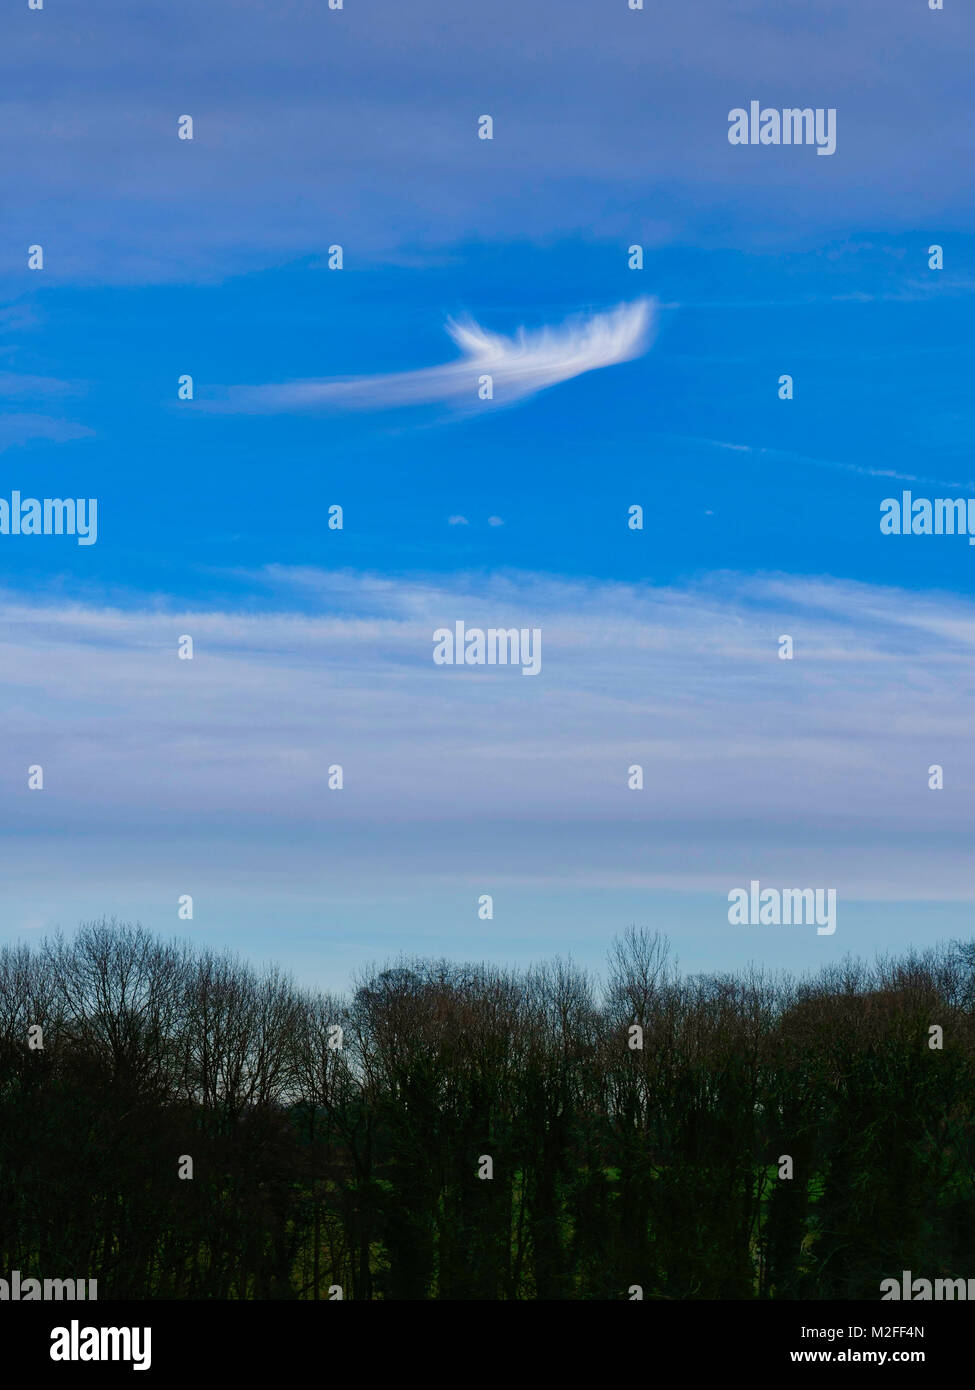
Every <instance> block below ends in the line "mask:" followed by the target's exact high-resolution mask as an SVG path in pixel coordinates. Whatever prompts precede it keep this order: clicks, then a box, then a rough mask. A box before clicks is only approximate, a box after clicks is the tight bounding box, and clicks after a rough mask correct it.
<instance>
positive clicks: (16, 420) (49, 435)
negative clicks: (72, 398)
mask: <svg viewBox="0 0 975 1390" xmlns="http://www.w3.org/2000/svg"><path fill="white" fill-rule="evenodd" d="M94 433H95V431H94V430H91V429H89V428H88V426H87V425H79V424H76V423H75V422H74V421H73V420H57V419H55V418H54V417H53V416H50V415H26V414H6V415H3V416H2V417H0V449H9V448H12V447H13V446H14V445H16V444H29V443H30V441H31V440H33V439H46V440H48V441H49V442H50V443H51V444H66V443H70V442H71V441H72V440H75V439H89V438H91V437H92V436H93V435H94Z"/></svg>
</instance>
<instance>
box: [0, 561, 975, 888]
mask: <svg viewBox="0 0 975 1390" xmlns="http://www.w3.org/2000/svg"><path fill="white" fill-rule="evenodd" d="M263 573H264V579H265V582H266V584H267V585H268V587H269V588H270V590H271V593H272V595H273V597H272V602H273V603H274V604H275V605H276V609H277V611H273V612H268V611H264V612H256V611H253V610H252V611H248V612H244V613H240V612H222V611H218V610H214V609H202V608H198V609H196V610H193V611H186V610H182V609H180V608H179V607H178V606H177V605H176V604H169V605H166V604H161V603H160V604H156V605H153V606H149V605H140V606H139V607H137V608H130V609H127V608H122V607H104V606H98V605H96V604H72V605H70V606H66V605H63V604H59V603H56V602H38V601H25V600H24V599H23V598H14V597H8V598H7V600H6V601H4V602H2V603H0V610H2V623H0V632H2V633H3V637H2V640H0V671H2V673H3V674H2V677H0V699H2V702H3V707H4V710H5V719H4V728H3V732H2V737H0V829H2V830H3V832H4V833H5V834H6V835H7V837H8V839H9V840H10V842H11V853H9V854H8V856H7V860H6V868H5V871H4V872H5V877H6V879H7V880H8V882H9V881H10V880H11V879H12V878H13V877H16V876H17V875H20V874H21V869H20V867H19V865H20V863H21V859H23V862H24V863H25V864H26V863H28V861H30V862H34V860H33V859H31V855H33V854H34V850H36V851H37V853H38V854H39V853H40V850H41V848H43V852H44V854H45V855H46V856H47V858H46V860H45V862H46V863H48V864H49V863H50V862H51V859H52V857H53V858H54V859H55V860H56V862H57V863H58V865H59V878H60V880H62V881H63V883H64V884H65V885H66V886H67V887H70V885H71V883H72V882H73V881H74V879H75V878H77V877H78V876H80V875H82V874H84V873H89V872H91V873H94V871H95V868H96V867H97V869H98V873H99V874H100V875H101V881H102V883H103V884H104V883H109V882H110V883H112V884H113V885H116V887H117V886H118V884H119V883H120V882H121V879H122V877H124V875H125V874H126V873H128V872H129V870H128V869H127V868H126V865H128V864H131V863H135V864H137V865H138V872H139V874H145V875H148V876H149V877H152V878H153V879H154V881H160V882H165V883H170V882H172V883H174V884H175V883H176V882H177V881H179V882H182V883H184V884H185V882H186V880H187V878H190V879H193V878H196V879H200V878H201V876H202V875H203V874H204V872H205V871H206V872H208V871H207V870H206V866H207V865H211V866H212V868H213V874H214V875H215V876H218V875H217V870H218V869H219V870H220V872H221V873H225V874H226V875H227V876H228V881H230V879H232V878H233V875H234V873H236V872H237V871H238V869H240V870H243V869H246V871H247V872H248V873H249V874H250V873H253V872H254V865H255V864H271V865H276V866H277V868H276V869H273V870H272V869H269V870H268V877H267V881H266V882H265V883H264V884H263V886H262V884H261V882H260V881H259V879H260V876H259V875H258V876H257V880H255V881H254V886H253V893H254V894H255V895H260V894H261V893H263V894H264V895H265V897H266V900H267V902H268V904H270V905H272V906H273V904H274V903H275V902H276V901H277V896H276V895H278V894H279V893H280V892H282V891H284V890H283V889H282V888H281V885H280V883H279V882H278V879H277V878H275V877H274V875H275V874H280V875H284V874H285V873H286V875H287V879H288V884H289V886H288V889H287V891H288V892H290V893H298V894H305V895H306V896H307V897H308V898H309V899H312V898H314V895H315V893H316V892H326V893H327V894H333V893H334V892H335V891H336V889H335V885H337V884H339V883H342V884H344V885H345V886H346V887H347V888H349V889H350V891H351V886H352V885H356V884H357V885H358V886H359V888H358V890H357V891H360V890H361V891H365V890H363V889H362V885H363V884H365V885H370V889H369V891H373V890H375V891H377V892H378V891H379V887H378V885H381V884H383V883H387V884H392V885H393V888H392V889H391V890H390V891H394V892H396V893H401V894H403V895H405V896H406V897H409V896H410V894H412V893H414V892H415V891H418V885H420V884H421V883H422V882H427V883H429V882H430V881H432V879H434V878H452V879H453V880H455V881H456V882H463V883H467V882H468V881H478V880H479V879H482V878H483V876H484V874H485V873H487V872H488V871H490V877H491V882H492V883H497V882H507V883H514V882H519V883H522V884H528V883H533V884H536V885H539V886H544V885H560V886H561V887H562V888H567V887H570V886H572V885H573V884H577V883H578V884H582V883H585V884H588V885H589V886H593V887H597V888H604V889H612V888H614V887H618V886H620V885H624V884H628V885H631V886H633V885H636V886H642V887H643V888H645V889H647V890H648V891H649V890H653V889H659V888H663V887H666V888H668V889H673V890H681V891H684V892H689V893H701V892H707V893H711V892H714V893H717V894H718V895H719V898H720V896H721V895H722V894H724V893H727V890H728V888H729V887H731V886H734V885H735V884H738V883H740V882H747V880H748V878H749V877H757V878H768V879H769V880H772V879H775V878H778V879H780V880H781V881H783V882H786V881H787V882H790V883H805V882H810V883H813V882H814V883H821V884H827V885H830V886H835V887H837V889H838V890H839V891H840V892H841V894H842V895H843V897H844V898H846V897H852V898H855V897H858V896H859V897H870V898H885V899H912V898H914V899H916V898H919V897H922V898H935V897H940V898H944V899H958V900H962V899H964V900H969V901H970V900H971V899H972V896H973V892H975V890H973V886H972V876H971V868H970V844H971V839H972V835H973V833H975V817H973V810H972V802H971V797H970V795H969V794H968V790H967V789H968V788H969V787H970V786H971V785H972V783H973V782H975V741H973V738H972V733H971V719H970V709H971V702H972V699H973V698H975V604H973V603H972V602H971V601H970V600H964V599H960V598H957V597H955V596H953V595H949V594H914V593H910V592H907V591H898V590H892V589H887V588H883V587H880V586H874V585H866V584H850V583H845V582H838V581H835V580H830V579H818V580H813V579H808V580H807V579H802V578H795V577H790V576H784V575H783V576H774V575H773V576H765V577H758V578H753V579H746V578H743V577H741V576H736V575H719V576H714V577H713V578H712V579H710V580H707V581H702V582H700V583H698V584H695V585H692V586H687V585H680V586H670V587H654V586H651V585H647V584H618V583H596V582H591V581H584V580H570V579H562V580H559V579H553V578H551V577H546V576H541V575H530V574H529V575H526V574H509V575H493V576H488V577H485V576H484V575H483V574H480V573H477V574H474V573H472V574H471V575H470V576H466V575H451V576H440V577H429V578H427V579H425V580H424V579H410V580H397V579H395V578H392V577H390V576H388V575H362V574H355V573H352V572H343V573H329V572H322V571H314V570H300V571H290V570H283V569H281V568H274V569H269V570H267V571H264V572H263ZM458 619H464V620H465V621H466V622H467V623H469V624H471V625H476V626H481V627H487V626H491V625H501V626H518V627H523V626H524V627H539V628H541V631H542V653H543V657H542V670H541V673H540V674H539V676H538V677H537V678H535V679H533V680H525V679H523V677H522V676H521V674H520V671H519V670H517V669H511V668H506V669H502V668H466V669H465V668H463V667H461V668H450V669H445V668H441V667H437V666H435V665H434V664H433V661H432V650H433V642H432V634H433V632H434V630H435V629H436V628H437V627H440V626H442V625H450V624H452V623H453V622H454V621H456V620H458ZM783 633H789V634H790V635H791V636H792V637H793V639H794V642H795V658H794V660H792V661H782V660H780V659H779V655H778V650H779V647H778V639H779V636H780V634H783ZM182 634H190V635H192V636H193V638H194V642H195V657H194V660H193V661H192V662H189V661H180V660H179V659H178V658H177V654H176V651H177V639H178V637H179V636H180V635H182ZM34 763H40V764H42V765H43V767H44V770H45V789H44V791H43V793H32V792H29V791H28V790H27V768H28V766H29V765H31V764H34ZM333 763H341V764H342V765H343V768H344V770H345V787H344V789H343V791H342V792H330V791H329V790H328V786H327V773H328V768H329V766H330V765H331V764H333ZM633 763H639V764H641V765H642V766H643V767H644V775H645V783H646V791H645V792H643V793H635V792H631V791H630V790H629V789H628V788H627V785H626V773H627V769H628V768H629V767H630V765H631V764H633ZM932 763H940V764H942V765H943V767H944V769H945V788H944V790H943V791H939V792H933V791H930V790H929V789H928V767H929V766H930V764H932ZM31 836H36V837H37V838H36V840H35V842H34V850H32V849H31V843H30V842H31ZM73 843H74V844H75V847H74V848H72V844H73ZM79 845H80V846H81V847H80V848H78V846H79ZM35 858H36V856H35ZM38 862H39V861H38ZM24 872H25V873H26V870H24ZM272 879H273V882H272ZM212 881H213V884H214V887H213V888H212V893H213V894H216V893H217V891H218V890H217V887H216V886H215V885H216V877H214V878H213V880H212ZM25 883H26V880H25ZM323 885H324V886H323ZM24 891H25V892H26V891H27V890H26V888H25V889H24ZM119 891H121V889H119ZM168 891H169V890H168V889H167V892H168ZM177 891H179V892H184V891H191V890H190V889H189V888H186V887H185V886H184V887H180V888H176V887H173V889H172V894H173V901H174V902H175V893H176V892H177ZM220 891H223V890H220ZM122 906H123V907H124V904H122ZM269 910H270V907H269Z"/></svg>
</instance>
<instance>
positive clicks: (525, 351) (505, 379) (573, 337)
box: [224, 299, 655, 413]
mask: <svg viewBox="0 0 975 1390" xmlns="http://www.w3.org/2000/svg"><path fill="white" fill-rule="evenodd" d="M654 320H655V305H654V303H653V302H652V301H651V300H648V299H638V300H635V301H634V302H633V303H631V304H621V305H619V306H617V308H615V309H611V310H609V311H607V312H605V313H599V314H592V315H590V316H589V317H588V318H585V319H578V318H577V319H570V320H568V321H567V322H566V323H563V324H561V325H560V326H559V327H557V328H549V327H545V328H541V329H537V330H532V331H529V330H527V329H524V328H520V329H519V330H518V332H517V334H515V336H514V337H512V338H508V337H505V336H504V335H503V334H500V333H489V332H488V331H487V330H486V329H484V328H482V327H481V326H480V325H479V324H477V323H475V322H474V321H473V320H471V319H468V320H465V321H463V322H455V321H454V320H453V319H448V321H447V332H448V333H449V334H450V336H451V338H452V339H453V340H454V342H455V343H456V345H457V346H458V347H459V348H460V350H461V356H460V357H459V358H458V359H457V360H456V361H454V362H447V363H444V364H443V365H442V366H437V367H423V368H421V369H420V370H418V371H412V372H394V373H390V374H388V375H383V376H361V377H332V378H326V379H324V380H310V381H290V382H280V383H276V384H272V385H267V386H238V387H232V388H230V390H229V391H228V393H227V399H226V402H225V404H224V408H225V409H226V408H229V409H231V410H239V411H244V412H254V413H264V412H268V413H278V412H285V411H294V410H312V409H316V408H317V409H322V408H331V409H339V410H383V409H390V408H392V407H397V406H404V405H430V404H435V403H437V402H448V403H453V404H463V403H465V402H468V401H469V402H474V403H477V401H478V384H479V381H480V379H481V378H482V377H483V376H485V375H487V376H490V377H491V383H492V391H493V400H494V401H495V402H500V403H502V404H510V403H511V402H513V401H519V400H523V399H524V398H525V397H526V396H533V395H535V393H536V392H538V391H544V390H545V389H546V388H547V387H549V386H555V385H557V383H559V382H560V381H568V380H570V379H571V378H572V377H574V376H581V375H582V374H583V372H591V371H595V370H596V369H597V368H599V367H612V366H614V365H615V364H616V363H618V362H628V361H630V360H631V359H632V358H634V357H639V356H640V355H641V354H642V353H644V352H645V351H646V350H647V348H648V347H649V345H650V340H651V334H652V329H653V326H654Z"/></svg>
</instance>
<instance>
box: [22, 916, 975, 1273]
mask: <svg viewBox="0 0 975 1390" xmlns="http://www.w3.org/2000/svg"><path fill="white" fill-rule="evenodd" d="M973 1014H975V943H954V944H952V945H950V946H944V947H939V948H937V949H936V950H931V951H927V952H925V953H923V954H921V955H911V956H909V957H907V958H902V959H898V960H890V959H884V960H881V961H878V962H876V963H875V964H874V965H873V966H869V967H868V966H866V965H863V964H861V963H858V962H852V963H850V962H848V963H845V964H844V965H843V966H842V967H834V968H829V969H824V970H823V971H821V972H820V974H819V975H818V976H816V977H815V978H813V979H810V978H806V979H803V980H800V981H796V980H792V979H789V978H785V977H780V976H776V977H771V976H768V975H766V974H763V973H761V972H756V971H752V972H749V973H747V974H745V975H739V976H729V975H706V976H693V977H681V976H680V975H679V974H678V973H677V972H676V971H675V969H674V968H673V967H672V965H671V963H670V959H669V956H668V952H667V946H666V942H665V941H664V940H662V939H661V938H660V937H658V936H651V935H649V934H647V933H645V932H640V931H635V930H630V931H629V932H628V933H626V934H625V935H624V936H623V937H622V938H621V939H619V940H617V942H616V943H615V944H614V948H613V950H612V952H611V956H610V962H609V973H608V980H607V983H606V984H605V987H604V988H602V990H601V991H598V992H597V989H596V986H595V983H594V982H593V980H592V979H591V978H589V977H587V975H586V974H585V973H584V972H582V971H580V970H578V969H577V968H575V967H574V966H572V965H571V964H566V963H565V962H562V961H556V962H554V963H553V964H551V965H547V966H544V967H540V968H535V969H532V970H529V971H525V972H513V971H507V970H501V969H496V968H494V967H490V966H483V965H480V966H459V965H456V964H451V963H447V962H442V961H437V962H429V961H411V962H401V963H400V964H398V965H397V967H396V968H394V969H384V970H373V971H372V972H370V973H368V974H366V975H365V976H363V978H361V979H360V980H358V981H357V982H356V985H355V988H354V989H353V991H352V992H351V994H350V995H349V996H348V997H343V998H338V997H332V996H328V995H323V994H320V993H312V992H307V991H303V990H301V989H299V988H297V987H296V986H295V984H294V983H293V982H292V981H291V980H290V979H289V978H287V977H286V976H284V975H282V974H281V973H280V972H279V971H277V970H275V969H273V968H266V969H264V970H261V971H256V970H254V969H253V968H252V967H251V966H249V965H247V964H244V963H242V962H240V961H239V960H237V959H235V958H232V957H229V956H225V955H214V954H212V953H210V952H208V951H200V950H194V949H192V948H191V947H189V946H188V945H186V944H182V943H164V942H160V941H158V940H156V939H155V938H153V937H152V936H151V935H150V934H149V933H147V932H146V931H144V930H142V929H141V928H139V927H131V926H125V925H118V924H116V923H114V922H112V923H105V922H103V923H97V924H92V925H89V926H87V927H85V928H83V929H82V930H81V932H80V933H79V934H78V935H77V937H75V938H74V939H72V940H70V941H66V940H64V939H63V938H60V937H58V938H55V939H53V940H48V941H45V942H42V943H41V944H40V945H39V946H37V947H36V948H33V949H30V948H28V947H26V946H17V947H7V948H4V949H3V950H2V951H0V1276H2V1277H8V1274H9V1271H12V1270H14V1269H19V1270H20V1271H21V1275H22V1277H27V1276H28V1275H34V1276H35V1277H39V1278H44V1277H49V1278H50V1277H57V1278H72V1277H78V1278H81V1277H89V1278H97V1279H98V1284H99V1297H100V1298H101V1299H105V1298H199V1299H214V1298H215V1299H236V1298H260V1299H266V1298H277V1299H294V1298H302V1299H315V1298H323V1299H325V1298H328V1297H330V1296H333V1297H334V1296H335V1289H336V1287H339V1288H341V1290H342V1296H343V1297H344V1298H355V1299H430V1298H433V1299H492V1300H493V1299H627V1298H630V1297H632V1296H633V1294H632V1290H633V1286H634V1285H637V1286H639V1287H640V1289H642V1293H643V1297H644V1298H646V1299H751V1298H780V1299H781V1298H814V1299H815V1298H844V1299H860V1298H862V1299H876V1298H878V1297H879V1285H880V1281H881V1279H883V1278H887V1277H891V1276H893V1277H899V1276H900V1272H901V1271H902V1270H904V1269H909V1270H912V1271H913V1272H914V1274H915V1275H920V1276H924V1277H927V1278H936V1277H967V1276H969V1275H972V1274H975V1268H973V1264H975V1260H973V1255H975V1129H973V1124H972V1120H973V1106H975V1016H973ZM939 1029H940V1030H941V1033H940V1034H939V1032H938V1030H939ZM938 1043H941V1045H940V1046H938V1045H937V1044H938ZM41 1044H42V1045H41ZM640 1044H642V1046H641V1045H640ZM787 1157H788V1160H789V1161H788V1162H787V1161H786V1158H787ZM487 1160H490V1162H489V1163H488V1162H487ZM489 1171H490V1172H491V1176H490V1177H487V1176H483V1174H486V1173H487V1172H489ZM790 1171H791V1177H790V1176H788V1174H789V1172H790ZM190 1172H191V1173H192V1176H191V1177H190V1176H189V1174H190ZM181 1174H182V1176H181ZM330 1291H331V1294H330Z"/></svg>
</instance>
